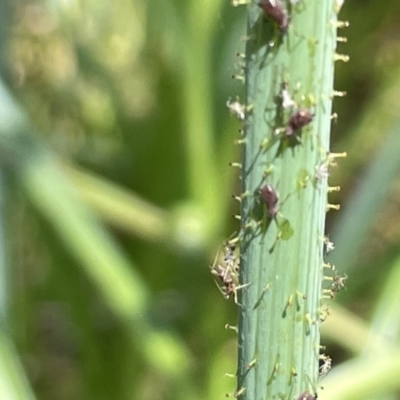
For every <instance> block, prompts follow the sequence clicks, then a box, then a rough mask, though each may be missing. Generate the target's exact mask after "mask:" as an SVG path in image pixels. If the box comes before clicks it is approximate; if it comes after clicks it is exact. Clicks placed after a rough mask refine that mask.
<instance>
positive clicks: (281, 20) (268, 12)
mask: <svg viewBox="0 0 400 400" xmlns="http://www.w3.org/2000/svg"><path fill="white" fill-rule="evenodd" d="M258 6H259V7H260V8H261V9H262V10H263V12H264V15H265V16H267V17H269V18H271V19H272V20H273V21H275V22H276V24H277V25H278V29H279V31H280V32H281V33H282V34H284V33H286V31H287V30H288V26H289V18H288V15H287V13H286V10H285V9H284V7H283V5H282V4H281V2H280V1H279V0H261V1H259V3H258Z"/></svg>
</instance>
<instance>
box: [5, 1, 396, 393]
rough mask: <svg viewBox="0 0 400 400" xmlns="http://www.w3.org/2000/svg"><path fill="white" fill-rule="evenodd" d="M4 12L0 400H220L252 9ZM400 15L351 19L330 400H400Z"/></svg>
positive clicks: (32, 6) (340, 107)
mask: <svg viewBox="0 0 400 400" xmlns="http://www.w3.org/2000/svg"><path fill="white" fill-rule="evenodd" d="M0 4H1V5H0V18H1V21H0V24H1V28H0V29H1V30H0V35H1V37H0V42H1V45H0V50H1V66H0V71H1V84H0V107H1V108H2V111H1V112H0V136H1V137H0V159H1V160H2V163H1V170H0V219H1V226H0V286H1V287H0V318H1V328H2V329H1V332H0V376H1V378H0V398H1V399H40V400H54V399H57V400H81V399H82V400H83V399H97V400H101V399H104V400H106V399H113V400H128V399H140V400H150V399H151V400H158V399H160V400H161V399H163V400H164V399H178V400H179V399H182V400H183V399H184V400H200V399H222V398H224V397H225V395H226V393H232V392H233V391H234V389H235V379H232V378H229V377H225V376H224V374H225V373H232V374H233V373H234V372H235V368H236V349H235V347H236V337H235V333H234V332H233V331H232V330H230V329H225V328H224V326H225V325H226V324H231V325H234V324H235V323H236V311H235V305H234V304H233V302H232V301H227V300H225V299H224V298H223V297H222V296H221V293H220V292H219V291H218V289H217V288H216V286H215V284H214V282H213V277H212V275H211V274H210V265H211V264H212V263H213V260H214V257H215V254H216V252H217V250H218V248H219V247H220V246H221V244H222V243H223V241H224V240H226V239H227V238H228V237H230V236H231V235H233V234H234V232H235V231H237V229H238V222H237V221H236V220H235V219H233V218H232V217H231V216H232V214H235V213H237V212H238V205H237V204H235V202H234V200H233V199H232V197H231V195H232V194H234V193H238V191H239V187H240V184H239V180H238V177H237V171H236V170H235V169H234V168H231V167H229V166H228V164H229V163H230V162H234V161H238V160H239V151H240V149H239V147H238V146H235V145H234V140H235V139H237V138H238V133H237V131H238V129H239V128H240V124H239V122H238V121H237V119H235V117H234V116H232V115H230V113H229V110H228V109H227V107H226V102H227V101H228V99H231V101H234V100H236V97H237V96H241V97H242V98H243V84H242V83H241V82H240V81H239V80H235V79H232V75H234V74H239V73H240V62H241V59H240V57H237V55H236V54H237V53H238V52H241V51H243V47H244V42H243V39H242V38H243V36H244V35H245V11H246V10H245V7H239V8H233V7H232V6H231V5H230V4H229V1H228V0H213V1H211V0H203V1H195V0H190V1H189V0H163V1H161V0H153V1H146V0H116V1H106V0H103V1H98V0H96V1H95V0H51V1H50V0H47V1H46V0H37V1H33V0H32V1H28V0H4V1H2V2H1V3H0ZM399 13H400V3H399V2H398V1H397V0H388V1H386V2H384V4H383V3H380V2H376V1H365V0H347V1H346V3H345V4H344V6H343V9H342V11H341V19H342V20H349V21H350V26H349V27H348V28H346V29H344V30H340V31H339V36H343V37H346V38H347V43H338V53H341V54H348V55H350V58H351V61H350V62H349V63H341V62H338V63H337V65H336V79H335V82H336V83H335V89H336V90H339V91H346V92H347V96H346V97H344V98H336V99H335V101H334V111H335V112H336V113H337V114H338V119H337V120H336V121H335V122H334V123H333V128H332V151H337V152H342V151H346V152H347V153H348V157H347V158H346V159H341V160H340V162H339V166H338V168H336V169H334V170H332V171H331V176H330V184H331V185H333V186H336V185H340V186H341V188H342V190H341V191H340V192H337V193H336V192H335V193H333V194H332V195H331V196H330V200H331V202H333V203H340V204H341V207H342V208H341V211H340V212H339V213H337V212H335V211H330V212H329V213H328V215H327V233H328V234H329V237H330V239H331V240H332V241H333V242H334V243H335V246H336V249H335V251H333V252H332V253H331V254H330V255H329V262H331V263H333V264H334V265H336V269H337V270H338V271H339V272H340V273H345V274H347V275H348V281H347V283H346V286H347V290H345V291H343V292H341V293H340V294H339V295H338V296H337V298H336V301H335V302H334V303H333V304H332V305H331V306H330V307H331V308H330V313H331V315H330V317H329V318H328V319H327V321H326V322H325V323H324V324H323V325H322V330H323V332H322V333H323V336H322V338H323V344H324V345H326V346H327V350H326V351H325V352H326V353H327V354H329V355H330V356H331V357H332V358H333V370H332V371H331V372H330V374H329V375H328V376H327V377H326V378H323V380H321V385H323V386H325V390H324V391H322V393H321V394H320V397H321V398H322V399H324V398H327V399H328V398H334V397H332V396H333V394H332V393H334V392H333V390H334V389H333V388H335V387H336V388H337V387H341V388H345V387H346V393H347V394H346V395H347V396H348V397H346V395H343V393H341V396H342V397H340V398H341V399H345V398H351V399H357V398H363V399H366V398H375V399H376V398H377V397H376V393H380V395H379V397H378V398H380V399H399V398H400V395H399V393H400V379H399V378H398V376H400V373H399V371H400V361H399V360H400V356H399V357H395V356H394V354H398V355H400V345H399V333H400V332H399V329H400V324H399V322H400V312H399V311H400V307H399V306H398V305H400V303H399V302H400V298H399V297H400V290H399V289H398V287H399V285H400V247H399V241H400V207H399V205H400V202H399V198H400V180H399V170H400V156H399V154H400V121H399V119H400V28H399V24H398V15H399ZM396 352H397V353H396ZM388 354H390V355H388ZM371 358H372V359H373V360H374V362H373V363H370V362H369V361H368V360H370V359H371ZM380 363H381V364H380ZM360 365H362V367H360ZM374 368H375V369H374ZM385 368H386V369H385ZM382 371H383V372H382ZM379 372H381V375H380V374H379ZM396 373H397V375H396ZM368 374H369V375H368ZM384 377H385V379H384ZM357 379H358V380H357ZM330 382H332V383H331V384H330ZM335 382H340V384H339V385H337V384H335ZM346 385H348V386H346ZM343 390H345V389H343ZM329 396H331V397H329ZM336 396H338V394H337V393H336ZM369 396H372V397H369ZM374 396H375V397H374ZM337 398H339V397H336V399H337Z"/></svg>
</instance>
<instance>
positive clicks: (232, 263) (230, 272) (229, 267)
mask: <svg viewBox="0 0 400 400" xmlns="http://www.w3.org/2000/svg"><path fill="white" fill-rule="evenodd" d="M234 252H235V246H234V245H233V244H230V243H226V244H225V248H224V258H223V260H222V265H221V264H219V263H218V261H217V260H218V256H219V254H217V257H216V259H215V261H214V265H213V266H212V270H211V273H212V274H213V275H214V276H216V277H217V278H218V279H219V280H220V282H221V283H222V285H223V287H222V288H221V287H220V286H219V285H218V287H219V288H220V290H221V292H222V294H223V296H224V297H225V298H226V299H229V298H230V297H231V296H233V297H234V300H235V303H236V304H237V291H238V290H239V289H243V288H244V287H246V286H248V285H249V284H245V285H239V277H238V273H239V261H238V259H237V257H236V256H235V254H234Z"/></svg>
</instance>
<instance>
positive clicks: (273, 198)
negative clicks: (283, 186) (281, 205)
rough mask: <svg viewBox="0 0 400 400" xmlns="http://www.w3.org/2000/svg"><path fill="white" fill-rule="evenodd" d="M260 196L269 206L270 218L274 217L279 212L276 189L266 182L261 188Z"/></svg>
mask: <svg viewBox="0 0 400 400" xmlns="http://www.w3.org/2000/svg"><path fill="white" fill-rule="evenodd" d="M260 197H261V198H262V200H263V201H264V203H265V205H266V206H267V213H268V216H269V218H274V217H275V216H276V214H277V212H278V208H277V205H278V195H277V193H276V191H275V189H274V188H273V187H272V186H271V185H269V184H266V185H264V186H263V187H262V188H261V189H260Z"/></svg>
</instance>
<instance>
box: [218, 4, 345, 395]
mask: <svg viewBox="0 0 400 400" xmlns="http://www.w3.org/2000/svg"><path fill="white" fill-rule="evenodd" d="M299 1H301V0H285V1H282V0H256V2H255V4H257V5H258V6H259V7H260V9H261V10H262V15H263V17H264V18H265V19H266V20H268V21H269V22H272V24H273V25H274V26H275V27H276V31H275V34H276V35H277V37H278V38H279V42H278V43H279V44H280V43H282V40H283V38H284V36H285V35H286V34H287V32H288V30H289V26H290V24H291V19H290V14H291V13H292V11H293V7H294V6H295V5H296V4H297V3H299ZM250 3H253V1H251V0H232V4H233V5H235V6H236V5H240V4H250ZM342 3H343V0H335V12H339V10H340V7H341V5H342ZM293 21H294V20H293ZM337 26H338V27H346V26H348V23H338V25H337ZM293 32H295V29H293ZM337 40H338V41H342V42H345V41H346V40H345V38H341V37H339V38H338V39H337ZM243 58H244V56H243ZM335 60H342V61H348V57H347V56H343V55H338V54H335ZM241 68H242V69H243V68H244V67H243V66H241ZM233 77H234V78H237V79H240V80H242V81H244V75H242V74H240V75H234V76H233ZM297 89H299V87H297ZM295 90H296V88H295ZM344 95H345V92H337V91H334V92H333V96H344ZM278 98H279V102H277V104H278V105H279V107H280V110H281V111H282V112H281V114H280V116H279V121H280V122H279V123H278V127H277V128H276V129H274V130H273V134H272V136H273V137H272V140H271V138H267V139H265V143H266V144H265V146H264V141H263V144H261V145H260V148H262V149H265V148H267V147H268V146H269V145H270V144H271V143H272V144H274V143H276V142H277V141H279V142H280V144H281V145H282V148H283V149H285V148H286V146H296V145H298V144H300V143H301V138H302V129H303V128H305V127H307V126H308V125H309V124H311V123H312V121H313V118H314V113H313V112H312V111H311V110H310V109H309V108H307V106H305V105H304V103H305V102H307V101H306V99H305V97H304V96H303V97H302V99H301V102H300V104H297V103H296V101H295V100H294V98H293V97H292V95H291V93H290V92H289V85H288V83H287V82H283V83H282V84H281V88H280V93H279V96H278ZM309 100H310V101H308V104H309V107H310V108H313V107H314V106H315V103H314V102H313V100H312V98H310V99H309ZM226 105H227V107H228V108H229V110H230V112H231V113H232V114H233V115H235V116H236V117H237V118H238V119H239V120H240V121H241V122H244V121H245V120H246V116H247V115H248V114H249V113H250V112H251V111H252V109H253V106H252V105H249V106H246V105H243V104H241V103H240V102H239V101H238V100H233V101H231V100H228V101H227V103H226ZM336 117H337V115H336V114H334V115H332V119H334V118H336ZM279 125H281V126H279ZM275 127H276V125H275ZM245 142H246V138H245V137H243V138H241V140H238V141H237V143H245ZM268 148H269V147H268ZM345 156H346V154H345V153H341V154H334V153H329V152H327V154H326V158H325V159H323V160H322V161H321V162H320V163H319V164H318V165H316V166H315V170H314V171H312V173H311V174H309V175H308V174H307V177H306V178H305V180H307V181H308V180H312V181H313V182H314V183H316V184H318V183H319V182H326V180H327V178H328V176H329V167H331V166H335V165H336V163H335V159H336V158H338V157H345ZM231 165H232V166H238V167H240V168H241V167H242V165H241V164H240V163H232V164H231ZM267 175H268V174H267V172H266V173H265V175H264V178H265V177H266V176H267ZM304 186H305V184H304ZM337 190H339V188H338V187H329V188H328V192H332V191H337ZM249 195H251V194H249V193H245V194H242V195H240V196H234V198H236V199H237V200H239V201H242V200H243V198H244V197H245V196H249ZM254 195H255V196H256V197H257V198H258V199H259V200H260V201H261V202H262V203H263V204H264V205H265V210H266V217H267V218H268V219H269V220H275V222H276V223H277V225H278V220H277V216H278V213H279V209H280V208H283V207H282V206H283V203H284V202H285V200H284V201H283V202H282V201H281V202H280V201H279V195H278V193H277V191H276V189H275V188H274V187H273V185H271V184H270V183H266V182H265V180H264V179H263V181H262V183H261V184H260V186H259V189H258V190H257V191H256V192H254ZM329 209H336V210H338V209H339V206H338V205H331V204H328V205H327V210H329ZM279 219H280V216H279ZM257 224H258V225H257V226H259V224H261V222H257ZM238 241H239V239H238V238H236V239H234V240H230V241H227V242H226V243H225V244H224V246H223V250H222V251H219V252H218V254H217V257H216V259H215V261H214V264H213V266H212V274H213V275H214V276H215V277H216V279H217V280H218V281H219V285H218V287H219V289H220V290H221V292H222V294H223V296H224V297H225V298H226V299H229V298H233V299H234V301H235V303H238V297H237V293H238V290H240V289H243V288H245V287H247V286H248V285H250V284H249V283H248V284H244V285H240V283H239V256H238V255H237V254H236V244H237V242H238ZM323 242H324V253H325V254H326V253H328V252H329V251H331V250H333V248H334V246H333V243H332V242H331V241H330V240H329V238H328V237H325V238H324V240H323ZM324 267H325V268H330V269H331V271H334V273H333V274H332V273H331V274H330V276H326V277H325V280H328V281H330V286H329V287H328V288H325V289H323V296H324V297H329V298H333V297H335V295H336V293H337V292H339V291H341V290H343V289H345V283H346V279H347V275H346V274H344V275H339V274H338V273H337V272H336V270H335V268H334V267H333V266H331V265H330V264H324ZM323 306H324V305H322V306H321V310H320V321H323V320H324V319H325V318H326V316H327V315H329V309H328V306H327V305H326V304H325V306H326V310H322V308H323ZM312 323H315V321H312ZM227 327H228V328H231V329H235V330H236V329H237V327H231V326H229V325H227ZM255 363H256V360H254V363H253V361H252V362H251V363H250V364H255ZM250 364H249V368H250ZM331 366H332V359H331V358H330V357H329V356H328V355H326V354H321V355H320V366H319V371H318V372H319V377H320V378H322V377H324V376H325V375H326V374H328V372H329V371H330V369H331ZM310 384H311V386H312V390H307V391H304V392H302V393H301V394H300V395H298V396H297V397H296V396H295V398H296V400H317V398H318V395H317V392H316V389H315V387H314V386H313V384H312V383H311V381H310ZM245 390H246V389H245V387H241V388H240V389H239V390H238V391H236V392H235V393H234V397H239V396H241V395H242V393H243V392H244V391H245Z"/></svg>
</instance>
